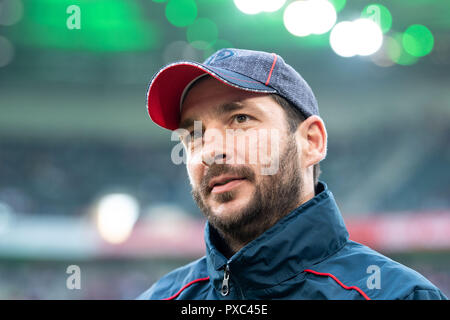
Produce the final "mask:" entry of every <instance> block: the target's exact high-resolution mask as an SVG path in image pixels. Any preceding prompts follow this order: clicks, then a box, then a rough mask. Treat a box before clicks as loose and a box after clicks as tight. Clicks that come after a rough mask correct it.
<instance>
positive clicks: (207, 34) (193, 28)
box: [186, 18, 219, 50]
mask: <svg viewBox="0 0 450 320" xmlns="http://www.w3.org/2000/svg"><path fill="white" fill-rule="evenodd" d="M186 33H187V40H188V42H189V43H190V44H191V46H193V47H194V48H196V49H200V50H205V49H208V48H211V47H212V45H213V44H214V43H215V42H216V40H217V35H218V33H219V32H218V30H217V26H216V24H215V23H214V22H213V21H211V20H210V19H206V18H200V19H197V20H195V22H194V23H193V24H191V25H190V26H189V27H188V29H187V32H186Z"/></svg>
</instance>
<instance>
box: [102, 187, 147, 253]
mask: <svg viewBox="0 0 450 320" xmlns="http://www.w3.org/2000/svg"><path fill="white" fill-rule="evenodd" d="M138 216H139V204H138V203H137V201H136V199H135V198H134V197H132V196H130V195H127V194H121V193H115V194H109V195H106V196H104V197H103V198H101V199H100V201H99V203H98V208H97V227H98V231H99V233H100V235H101V237H102V238H103V239H104V240H106V241H107V242H109V243H112V244H119V243H122V242H124V241H126V240H127V239H128V237H129V236H130V234H131V231H132V230H133V227H134V224H135V223H136V220H137V218H138Z"/></svg>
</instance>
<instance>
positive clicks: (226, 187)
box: [211, 178, 245, 193]
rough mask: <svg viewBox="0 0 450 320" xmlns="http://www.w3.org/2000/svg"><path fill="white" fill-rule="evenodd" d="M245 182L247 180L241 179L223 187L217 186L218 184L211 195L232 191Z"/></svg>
mask: <svg viewBox="0 0 450 320" xmlns="http://www.w3.org/2000/svg"><path fill="white" fill-rule="evenodd" d="M243 181H245V179H244V178H241V179H233V180H230V181H229V182H227V183H225V184H223V185H217V184H216V185H215V186H214V187H213V188H212V190H211V193H221V192H226V191H230V190H231V189H233V188H234V187H237V186H238V185H240V184H241V183H242V182H243Z"/></svg>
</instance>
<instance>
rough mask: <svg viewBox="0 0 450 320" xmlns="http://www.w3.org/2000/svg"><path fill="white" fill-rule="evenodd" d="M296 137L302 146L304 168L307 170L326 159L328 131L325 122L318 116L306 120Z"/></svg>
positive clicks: (300, 126) (299, 127) (298, 129)
mask: <svg viewBox="0 0 450 320" xmlns="http://www.w3.org/2000/svg"><path fill="white" fill-rule="evenodd" d="M296 135H297V137H298V138H300V141H301V144H302V166H303V167H305V168H307V167H309V166H312V165H314V164H316V163H319V162H320V161H322V160H323V159H325V157H326V155H327V130H326V129H325V124H324V122H323V120H322V119H321V118H320V117H319V116H316V115H312V116H309V117H308V118H306V119H305V120H304V121H303V122H302V123H301V124H300V125H299V126H298V128H297V132H296Z"/></svg>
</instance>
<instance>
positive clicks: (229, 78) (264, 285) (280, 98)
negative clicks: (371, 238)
mask: <svg viewBox="0 0 450 320" xmlns="http://www.w3.org/2000/svg"><path fill="white" fill-rule="evenodd" d="M147 103H148V111H149V114H150V117H151V118H152V120H153V121H154V122H155V123H156V124H158V125H159V126H161V127H163V128H166V129H169V130H176V129H178V130H177V133H178V134H179V135H180V138H181V140H182V141H183V145H184V150H185V152H186V166H187V171H188V175H189V179H190V183H191V186H192V194H193V198H194V200H195V201H196V203H197V204H198V206H199V207H200V209H201V210H202V212H203V213H204V215H205V216H206V218H207V223H206V227H205V234H204V237H205V242H206V248H207V250H206V255H205V256H204V257H202V258H201V259H199V260H197V261H194V262H192V263H190V264H188V265H186V266H183V267H181V268H178V269H176V270H174V271H172V272H170V273H169V274H167V275H166V276H164V277H163V278H162V279H160V280H159V281H158V282H157V283H155V284H154V285H153V286H152V287H151V288H150V289H149V290H147V291H146V292H144V293H143V294H142V295H141V296H140V297H139V298H141V299H367V300H369V299H446V297H445V296H444V295H443V294H442V293H441V292H440V290H439V289H438V288H436V287H435V286H434V285H433V284H432V283H431V282H429V281H428V280H427V279H425V278H424V277H423V276H421V275H420V274H418V273H417V272H415V271H413V270H411V269H409V268H407V267H406V266H403V265H401V264H399V263H397V262H395V261H392V260H391V259H389V258H387V257H385V256H383V255H381V254H379V253H377V252H375V251H373V250H371V249H370V248H368V247H366V246H364V245H361V244H358V243H355V242H353V241H351V240H349V238H348V233H347V230H346V228H345V225H344V222H343V219H342V217H341V214H340V212H339V209H338V207H337V205H336V202H335V200H334V198H333V195H332V193H331V191H330V190H328V188H327V185H326V184H325V183H324V182H321V181H318V176H319V172H320V169H319V162H320V161H321V160H322V159H324V158H325V156H326V150H327V149H326V148H327V133H326V130H325V125H324V122H323V120H322V119H321V118H320V117H319V111H318V106H317V102H316V99H315V97H314V94H313V92H312V91H311V89H310V87H309V86H308V84H307V83H306V82H305V80H304V79H303V78H302V77H301V76H300V75H299V74H298V73H297V72H296V71H295V70H294V69H293V68H292V67H290V66H289V65H288V64H286V63H285V62H284V60H283V59H282V58H281V57H280V56H278V55H276V54H269V53H266V52H257V51H250V50H240V49H222V50H219V51H218V52H216V53H215V54H213V55H212V56H211V57H209V58H208V59H207V60H206V61H205V62H204V63H203V64H200V63H195V62H177V63H173V64H170V65H168V66H166V67H164V68H163V69H161V70H160V71H159V72H158V73H157V74H156V75H155V76H154V77H153V79H152V81H151V83H150V86H149V89H148V100H147Z"/></svg>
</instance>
